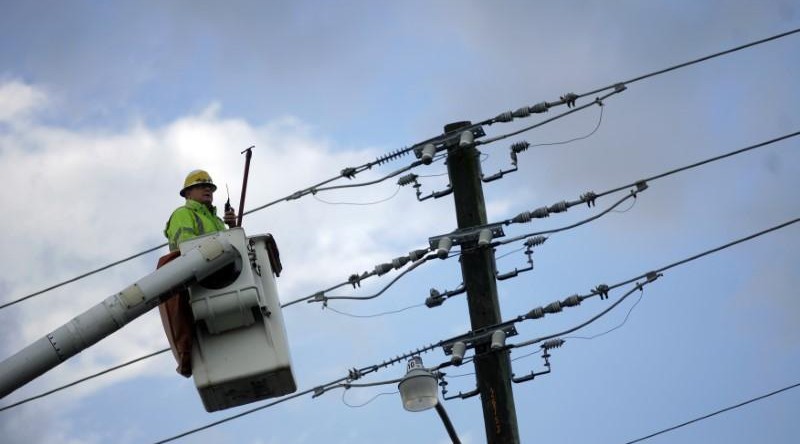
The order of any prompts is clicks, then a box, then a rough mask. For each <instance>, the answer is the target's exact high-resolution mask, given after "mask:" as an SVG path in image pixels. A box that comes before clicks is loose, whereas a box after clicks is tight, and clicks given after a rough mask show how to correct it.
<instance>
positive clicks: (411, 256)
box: [408, 250, 428, 262]
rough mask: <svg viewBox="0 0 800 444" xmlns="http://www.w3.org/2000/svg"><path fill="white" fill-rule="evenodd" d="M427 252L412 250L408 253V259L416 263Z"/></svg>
mask: <svg viewBox="0 0 800 444" xmlns="http://www.w3.org/2000/svg"><path fill="white" fill-rule="evenodd" d="M427 252H428V250H414V251H411V252H409V253H408V258H409V259H411V260H412V261H414V262H416V261H418V260H420V259H422V257H423V256H425V254H426V253H427Z"/></svg>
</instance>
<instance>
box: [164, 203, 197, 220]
mask: <svg viewBox="0 0 800 444" xmlns="http://www.w3.org/2000/svg"><path fill="white" fill-rule="evenodd" d="M176 218H194V210H193V209H192V208H191V207H189V206H186V205H181V206H179V207H178V208H175V210H173V211H172V214H170V216H169V219H170V220H173V219H176Z"/></svg>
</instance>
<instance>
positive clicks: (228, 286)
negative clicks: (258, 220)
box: [180, 228, 297, 412]
mask: <svg viewBox="0 0 800 444" xmlns="http://www.w3.org/2000/svg"><path fill="white" fill-rule="evenodd" d="M215 235H219V236H224V237H225V238H227V240H228V241H229V242H230V244H231V245H232V246H233V247H234V248H235V249H236V251H237V252H238V253H239V256H238V258H236V260H234V262H233V263H231V264H228V265H227V266H225V267H224V268H223V269H221V270H220V271H218V272H216V273H214V274H212V275H210V276H208V277H206V278H204V279H202V280H201V281H200V282H198V283H196V284H194V285H192V286H191V287H190V288H189V294H190V299H189V300H190V304H191V307H192V313H193V314H194V318H195V338H194V345H193V347H192V373H193V375H194V382H195V385H196V386H197V391H198V392H199V393H200V398H201V399H202V400H203V405H204V406H205V408H206V410H207V411H209V412H213V411H216V410H222V409H227V408H230V407H236V406H239V405H242V404H247V403H250V402H255V401H259V400H262V399H266V398H273V397H276V396H282V395H286V394H288V393H292V392H294V391H295V390H297V386H296V384H295V380H294V375H293V374H292V367H291V362H290V358H289V346H288V342H287V338H286V330H285V327H284V323H283V314H282V313H281V304H280V300H279V299H278V291H277V287H276V285H275V276H274V274H273V272H272V266H271V264H270V260H269V254H268V250H267V248H268V242H267V241H268V240H269V236H268V235H260V236H251V237H246V236H245V233H244V230H242V229H241V228H233V229H230V230H227V231H223V232H219V233H215ZM203 238H204V236H201V237H198V238H195V239H190V240H187V241H185V242H183V243H181V245H180V249H181V252H182V253H183V252H184V251H188V250H189V249H191V248H192V247H195V246H196V245H197V244H198V243H200V242H202V239H203Z"/></svg>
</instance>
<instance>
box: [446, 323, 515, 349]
mask: <svg viewBox="0 0 800 444" xmlns="http://www.w3.org/2000/svg"><path fill="white" fill-rule="evenodd" d="M497 330H503V332H504V333H505V334H506V337H507V338H510V337H511V336H516V335H517V328H516V327H515V326H514V325H513V324H511V325H506V326H499V327H497V328H492V329H487V330H478V331H475V332H469V333H467V334H465V335H462V336H459V337H457V338H453V339H452V340H450V341H448V343H447V344H444V345H442V350H444V354H445V355H451V354H452V353H453V344H455V343H456V342H463V343H465V344H466V345H467V348H470V346H472V347H473V348H474V347H475V345H477V344H482V343H484V342H490V341H491V339H492V333H494V332H495V331H497Z"/></svg>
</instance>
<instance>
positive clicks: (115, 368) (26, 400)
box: [0, 348, 170, 412]
mask: <svg viewBox="0 0 800 444" xmlns="http://www.w3.org/2000/svg"><path fill="white" fill-rule="evenodd" d="M169 350H170V349H169V348H165V349H163V350H159V351H156V352H153V353H149V354H146V355H144V356H140V357H138V358H136V359H132V360H130V361H128V362H124V363H122V364H119V365H115V366H114V367H110V368H107V369H105V370H103V371H100V372H97V373H95V374H93V375H89V376H87V377H85V378H81V379H78V380H77V381H72V382H70V383H69V384H65V385H62V386H61V387H58V388H54V389H52V390H49V391H47V392H44V393H40V394H38V395H36V396H31V397H30V398H25V399H23V400H21V401H17V402H15V403H13V404H9V405H6V406H3V407H0V412H2V411H4V410H8V409H11V408H14V407H17V406H19V405H22V404H25V403H27V402H30V401H34V400H36V399H39V398H44V397H45V396H48V395H52V394H53V393H55V392H58V391H61V390H64V389H66V388H69V387H72V386H75V385H78V384H80V383H82V382H86V381H88V380H90V379H94V378H96V377H98V376H102V375H105V374H106V373H111V372H113V371H114V370H120V369H122V368H124V367H127V366H129V365H131V364H135V363H137V362H139V361H144V360H145V359H148V358H152V357H154V356H158V355H160V354H162V353H165V352H168V351H169Z"/></svg>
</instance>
